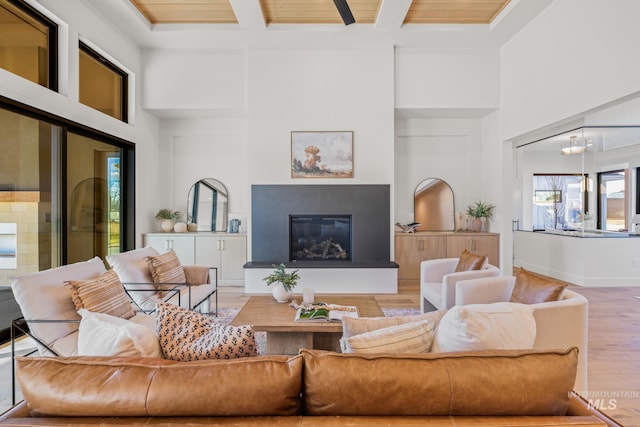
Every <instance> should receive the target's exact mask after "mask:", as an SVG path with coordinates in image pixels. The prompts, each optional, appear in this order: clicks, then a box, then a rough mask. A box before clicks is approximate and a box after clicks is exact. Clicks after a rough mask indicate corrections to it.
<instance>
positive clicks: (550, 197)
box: [533, 174, 588, 230]
mask: <svg viewBox="0 0 640 427" xmlns="http://www.w3.org/2000/svg"><path fill="white" fill-rule="evenodd" d="M586 179H587V176H586V175H584V176H583V175H582V174H534V176H533V229H534V230H545V229H560V230H572V229H574V228H581V227H582V221H583V214H584V213H585V206H588V203H587V193H586V191H585V180H586Z"/></svg>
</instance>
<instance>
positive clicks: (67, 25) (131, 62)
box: [0, 0, 161, 234]
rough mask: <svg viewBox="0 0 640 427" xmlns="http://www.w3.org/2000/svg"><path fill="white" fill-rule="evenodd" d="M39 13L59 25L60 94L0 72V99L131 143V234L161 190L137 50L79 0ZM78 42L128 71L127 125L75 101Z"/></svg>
mask: <svg viewBox="0 0 640 427" xmlns="http://www.w3.org/2000/svg"><path fill="white" fill-rule="evenodd" d="M39 3H40V4H41V5H42V7H44V9H46V10H47V11H48V12H50V13H52V14H53V15H54V19H55V20H56V21H57V22H58V23H59V24H60V36H59V47H60V53H59V61H60V70H61V72H60V88H61V89H60V92H53V91H51V90H49V89H46V88H44V87H42V86H40V85H37V84H35V83H32V82H30V81H27V80H25V79H23V78H21V77H18V76H16V75H14V74H12V73H9V72H7V71H5V70H2V69H0V95H2V96H5V97H7V98H10V99H13V100H15V101H18V102H22V103H25V104H28V105H31V106H33V107H35V108H38V109H41V110H44V111H47V112H50V113H52V114H55V115H57V116H60V117H63V118H65V119H69V120H72V121H75V122H77V123H80V124H83V125H86V126H89V127H92V128H94V129H97V130H99V131H103V132H106V133H108V134H111V135H114V136H116V137H119V138H122V139H125V140H127V141H130V142H133V143H135V144H136V169H137V173H136V193H137V194H136V206H137V214H138V215H137V217H136V230H137V231H138V233H137V234H139V233H140V231H141V230H147V229H149V227H150V226H151V218H152V216H151V217H150V216H149V211H148V206H150V205H151V201H152V200H155V199H157V198H159V195H160V192H161V189H160V188H158V187H157V186H156V185H153V183H154V182H155V181H156V179H157V176H158V168H157V164H158V161H157V159H158V149H157V141H158V131H159V122H158V120H157V119H156V118H155V117H154V116H152V115H150V114H149V113H147V112H145V111H144V110H143V109H142V108H141V105H140V103H137V102H135V100H138V99H141V94H142V92H141V90H140V85H139V84H137V83H136V82H138V81H139V77H140V74H141V60H140V50H139V48H138V47H137V46H136V44H135V43H134V42H132V41H131V40H129V39H127V38H126V37H124V36H122V34H121V32H120V31H118V30H116V29H115V27H113V26H112V25H111V24H110V23H108V22H107V21H105V20H104V19H103V18H102V16H101V15H100V14H98V13H96V12H95V11H94V10H93V9H92V7H91V6H88V5H87V3H86V2H84V1H81V0H66V1H57V0H41V1H40V2H39ZM81 37H82V38H83V40H86V41H88V42H90V43H91V44H92V45H94V46H96V47H97V48H99V49H100V50H101V51H102V52H104V53H105V54H106V55H108V56H110V57H111V58H113V59H114V60H115V61H117V62H118V63H119V64H120V65H122V66H123V67H125V68H126V69H127V70H128V71H130V72H131V75H130V86H129V89H130V91H131V93H132V94H135V96H134V97H133V98H134V99H133V100H132V102H131V103H130V116H131V118H132V119H131V122H132V123H131V124H128V123H123V122H121V121H120V120H117V119H114V118H112V117H110V116H107V115H105V114H103V113H101V112H98V111H96V110H94V109H92V108H89V107H87V106H85V105H82V104H80V103H79V102H78V43H79V39H80V38H81Z"/></svg>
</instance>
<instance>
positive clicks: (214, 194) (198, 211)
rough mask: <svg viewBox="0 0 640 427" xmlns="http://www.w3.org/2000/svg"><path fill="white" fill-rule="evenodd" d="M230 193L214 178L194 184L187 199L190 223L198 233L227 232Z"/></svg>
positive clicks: (204, 179)
mask: <svg viewBox="0 0 640 427" xmlns="http://www.w3.org/2000/svg"><path fill="white" fill-rule="evenodd" d="M228 206H229V192H228V191H227V188H226V187H225V186H224V184H223V183H222V182H220V181H218V180H217V179H214V178H203V179H201V180H199V181H198V182H196V183H195V184H193V185H192V186H191V189H190V190H189V196H188V198H187V214H188V217H189V219H190V222H192V223H194V224H197V225H196V231H226V230H227V215H228Z"/></svg>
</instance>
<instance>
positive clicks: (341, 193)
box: [245, 184, 391, 268]
mask: <svg viewBox="0 0 640 427" xmlns="http://www.w3.org/2000/svg"><path fill="white" fill-rule="evenodd" d="M390 208H391V205H390V188H389V185H373V184H372V185H366V184H365V185H252V186H251V248H252V249H251V262H250V263H248V264H247V265H246V266H245V267H247V268H252V267H253V268H255V267H260V266H261V265H265V264H266V265H267V266H269V267H270V266H271V264H275V263H280V262H284V263H285V264H291V263H295V264H296V265H299V266H301V267H302V266H303V264H305V265H308V264H310V265H311V266H313V267H320V266H325V265H329V266H340V267H347V266H350V265H352V266H356V267H357V266H359V265H363V266H368V265H372V266H375V267H384V266H388V265H389V263H390V253H391V249H390V246H391V245H390V239H391V222H390V221H391V217H390ZM295 217H299V218H303V219H305V218H306V221H307V225H306V227H307V228H308V229H309V231H310V233H311V237H309V236H307V237H306V238H305V239H307V240H313V239H314V237H313V235H314V234H315V235H316V237H317V239H316V240H319V242H316V244H320V245H322V244H324V245H326V244H327V242H326V241H327V240H328V241H330V242H337V243H338V244H339V246H340V247H341V248H342V249H343V250H344V251H346V252H347V254H346V258H320V259H316V258H313V259H309V258H306V259H302V258H297V253H298V252H299V251H300V250H302V251H304V249H300V248H299V247H298V246H297V243H296V244H294V242H292V239H291V238H290V231H291V230H292V228H293V225H292V222H291V221H292V218H295ZM321 217H325V219H324V224H321V225H320V226H319V225H318V224H319V223H318V221H322V220H321V219H320V218H321ZM314 221H315V224H314ZM347 223H348V225H349V226H348V227H347V226H346V225H347ZM328 224H330V225H328ZM298 227H301V226H300V225H298ZM332 228H333V230H332ZM347 228H348V231H346V233H347V234H350V243H348V242H346V241H345V240H342V239H344V237H345V236H340V233H337V234H333V233H334V232H337V229H340V230H342V231H343V232H344V230H346V229H347ZM321 229H324V235H323V232H322V231H318V230H321ZM329 231H331V233H332V234H333V235H331V236H329V235H327V234H326V233H328V232H329ZM320 237H322V238H320ZM303 240H304V239H303ZM294 249H295V252H296V256H292V255H294V254H293V252H294ZM307 249H308V248H307ZM315 250H318V248H315V249H314V251H315ZM338 251H339V250H338ZM321 256H322V255H321ZM339 256H340V257H342V256H343V255H339ZM356 264H358V265H356Z"/></svg>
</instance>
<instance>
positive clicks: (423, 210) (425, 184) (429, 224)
mask: <svg viewBox="0 0 640 427" xmlns="http://www.w3.org/2000/svg"><path fill="white" fill-rule="evenodd" d="M413 216H414V221H415V223H420V224H419V226H418V228H417V231H454V230H455V209H454V203H453V190H452V189H451V187H450V186H449V184H447V183H446V182H445V181H443V180H441V179H438V178H428V179H425V180H424V181H422V182H421V183H420V184H418V186H417V187H416V189H415V191H414V193H413Z"/></svg>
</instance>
